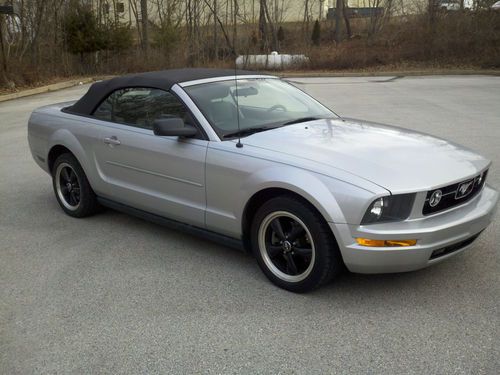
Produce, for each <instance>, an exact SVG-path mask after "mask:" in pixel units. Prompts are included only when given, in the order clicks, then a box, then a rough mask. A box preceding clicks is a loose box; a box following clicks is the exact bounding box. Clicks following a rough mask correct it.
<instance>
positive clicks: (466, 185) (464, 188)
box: [455, 180, 474, 199]
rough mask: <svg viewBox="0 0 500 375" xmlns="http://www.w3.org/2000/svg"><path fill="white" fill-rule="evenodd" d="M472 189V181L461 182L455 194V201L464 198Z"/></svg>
mask: <svg viewBox="0 0 500 375" xmlns="http://www.w3.org/2000/svg"><path fill="white" fill-rule="evenodd" d="M473 188H474V180H470V181H465V182H462V183H461V184H460V185H458V189H457V192H456V193H455V199H460V198H463V197H466V196H467V195H469V194H470V193H471V192H472V189H473Z"/></svg>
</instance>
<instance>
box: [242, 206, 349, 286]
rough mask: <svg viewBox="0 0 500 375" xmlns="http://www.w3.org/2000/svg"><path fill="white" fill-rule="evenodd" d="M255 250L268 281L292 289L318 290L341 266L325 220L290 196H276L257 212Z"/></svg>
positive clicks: (253, 245)
mask: <svg viewBox="0 0 500 375" xmlns="http://www.w3.org/2000/svg"><path fill="white" fill-rule="evenodd" d="M252 249H253V253H254V255H255V257H256V258H257V261H258V263H259V266H260V267H261V269H262V271H263V272H264V274H265V275H266V276H267V277H268V278H269V280H271V281H272V282H273V283H275V284H276V285H278V286H279V287H281V288H284V289H287V290H290V291H292V292H307V291H310V290H312V289H315V288H317V287H319V286H321V285H323V284H325V283H326V282H328V281H329V280H331V279H332V278H333V277H334V276H335V275H337V274H338V273H339V272H340V270H341V269H342V259H341V257H340V253H339V250H338V247H337V243H336V242H335V239H334V237H333V235H332V233H331V231H330V228H329V227H328V225H327V224H326V222H325V221H324V219H323V218H322V217H321V215H320V214H319V213H318V212H317V211H316V210H315V209H314V208H313V207H311V206H310V205H309V204H308V203H306V202H303V201H302V200H300V199H297V198H295V197H291V196H290V197H289V196H282V197H277V198H273V199H271V200H269V201H267V202H266V203H264V205H263V206H262V207H261V208H260V209H259V210H258V211H257V213H256V215H255V218H254V220H253V224H252Z"/></svg>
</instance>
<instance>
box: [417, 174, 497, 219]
mask: <svg viewBox="0 0 500 375" xmlns="http://www.w3.org/2000/svg"><path fill="white" fill-rule="evenodd" d="M487 175H488V171H487V170H486V171H484V172H483V173H480V174H478V175H477V176H475V177H473V178H469V179H468V180H464V181H461V182H459V183H456V184H453V185H448V186H445V187H442V188H439V189H434V190H429V191H428V192H427V196H426V198H425V203H424V208H423V209H422V213H423V214H424V215H429V214H433V213H436V212H439V211H443V210H447V209H448V208H452V207H455V206H458V205H460V204H462V203H465V202H467V201H469V200H471V199H472V198H473V197H475V196H476V195H477V194H478V193H479V192H480V191H481V189H482V188H483V186H484V182H485V181H486V176H487ZM439 192H441V193H439ZM436 195H441V200H439V203H437V204H435V197H436ZM433 204H434V206H433Z"/></svg>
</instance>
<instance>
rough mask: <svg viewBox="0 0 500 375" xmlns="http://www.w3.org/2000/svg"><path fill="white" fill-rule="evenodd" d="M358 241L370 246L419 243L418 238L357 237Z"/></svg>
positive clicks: (396, 245) (398, 245)
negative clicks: (381, 238)
mask: <svg viewBox="0 0 500 375" xmlns="http://www.w3.org/2000/svg"><path fill="white" fill-rule="evenodd" d="M356 242H357V243H358V244H360V245H361V246H368V247H401V246H415V245H416V244H417V240H372V239H369V238H356Z"/></svg>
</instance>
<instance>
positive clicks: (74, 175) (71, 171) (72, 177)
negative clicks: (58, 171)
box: [69, 169, 76, 182]
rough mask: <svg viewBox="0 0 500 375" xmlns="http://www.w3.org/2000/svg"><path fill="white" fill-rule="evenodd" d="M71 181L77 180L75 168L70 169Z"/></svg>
mask: <svg viewBox="0 0 500 375" xmlns="http://www.w3.org/2000/svg"><path fill="white" fill-rule="evenodd" d="M69 181H70V182H75V181H76V173H75V172H74V171H73V169H70V170H69Z"/></svg>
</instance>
